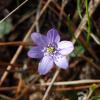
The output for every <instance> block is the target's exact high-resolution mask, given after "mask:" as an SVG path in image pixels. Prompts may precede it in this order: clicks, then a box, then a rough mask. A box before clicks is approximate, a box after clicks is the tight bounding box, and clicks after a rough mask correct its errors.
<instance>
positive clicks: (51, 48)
mask: <svg viewBox="0 0 100 100" xmlns="http://www.w3.org/2000/svg"><path fill="white" fill-rule="evenodd" d="M54 51H55V48H54V47H48V48H47V52H48V53H49V54H50V53H53V52H54Z"/></svg>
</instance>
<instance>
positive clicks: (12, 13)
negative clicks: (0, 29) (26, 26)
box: [0, 0, 28, 23]
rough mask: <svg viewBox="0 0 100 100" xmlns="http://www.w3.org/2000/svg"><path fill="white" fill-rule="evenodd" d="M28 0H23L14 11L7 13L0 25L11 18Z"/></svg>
mask: <svg viewBox="0 0 100 100" xmlns="http://www.w3.org/2000/svg"><path fill="white" fill-rule="evenodd" d="M27 1H28V0H25V1H24V2H23V3H21V4H20V5H19V6H18V7H17V8H16V9H14V10H13V11H12V12H11V13H9V14H8V15H7V16H6V17H4V18H3V19H2V20H1V21H0V23H2V22H3V21H4V20H5V19H7V18H8V17H9V16H11V15H12V14H13V13H14V12H15V11H17V10H18V9H19V8H20V7H22V6H23V5H24V4H25V3H26V2H27Z"/></svg>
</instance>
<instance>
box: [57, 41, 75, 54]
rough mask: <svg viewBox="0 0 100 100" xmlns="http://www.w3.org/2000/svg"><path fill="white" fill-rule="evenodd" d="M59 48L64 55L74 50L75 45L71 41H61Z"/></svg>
mask: <svg viewBox="0 0 100 100" xmlns="http://www.w3.org/2000/svg"><path fill="white" fill-rule="evenodd" d="M58 50H59V53H61V54H62V55H68V54H70V53H71V52H72V51H73V50H74V45H73V43H72V42H70V41H61V42H59V43H58Z"/></svg>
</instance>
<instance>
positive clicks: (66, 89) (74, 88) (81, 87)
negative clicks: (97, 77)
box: [53, 84, 100, 92]
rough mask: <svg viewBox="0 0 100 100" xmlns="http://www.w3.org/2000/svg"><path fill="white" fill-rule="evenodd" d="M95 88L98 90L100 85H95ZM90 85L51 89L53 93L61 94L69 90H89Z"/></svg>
mask: <svg viewBox="0 0 100 100" xmlns="http://www.w3.org/2000/svg"><path fill="white" fill-rule="evenodd" d="M96 85H97V88H100V84H96ZM90 86H91V84H90V85H81V86H68V87H61V88H56V89H53V90H54V91H57V92H61V91H70V90H82V89H88V88H90Z"/></svg>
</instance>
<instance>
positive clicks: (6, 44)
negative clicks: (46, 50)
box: [0, 41, 34, 46]
mask: <svg viewBox="0 0 100 100" xmlns="http://www.w3.org/2000/svg"><path fill="white" fill-rule="evenodd" d="M12 45H15V46H19V45H22V46H29V45H31V46H33V45H34V44H33V43H29V42H22V41H14V42H0V46H12Z"/></svg>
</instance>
